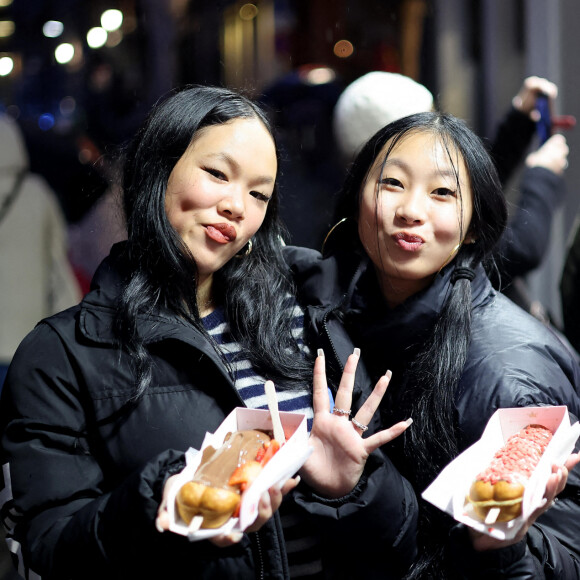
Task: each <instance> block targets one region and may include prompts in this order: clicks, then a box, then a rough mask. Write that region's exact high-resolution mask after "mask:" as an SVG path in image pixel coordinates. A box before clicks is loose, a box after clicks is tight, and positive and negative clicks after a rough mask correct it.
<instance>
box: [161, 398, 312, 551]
mask: <svg viewBox="0 0 580 580" xmlns="http://www.w3.org/2000/svg"><path fill="white" fill-rule="evenodd" d="M280 420H281V421H282V427H283V428H284V433H285V435H286V443H284V445H282V447H281V448H280V449H279V451H278V452H277V453H276V454H275V455H274V456H273V457H272V459H270V461H268V463H267V464H266V465H265V466H264V468H263V469H262V471H261V472H260V474H259V475H258V477H257V478H256V480H255V481H254V482H253V483H252V485H251V486H250V487H249V488H248V489H247V490H246V491H245V492H244V493H243V495H242V501H241V504H240V513H239V517H237V518H230V519H229V520H228V521H227V522H226V523H225V524H224V525H223V526H221V527H220V528H215V529H201V530H198V531H197V532H195V533H188V528H187V525H186V523H185V522H184V521H183V520H182V519H181V518H180V516H179V514H178V513H177V510H176V508H175V498H176V495H177V492H178V491H179V489H181V486H182V485H184V484H185V483H187V482H188V481H191V480H192V479H193V476H194V474H195V471H196V469H197V468H198V466H199V464H200V462H201V456H202V453H201V451H203V450H204V449H205V448H206V447H207V446H208V445H212V446H213V447H214V448H216V449H218V448H219V447H220V446H221V445H222V443H223V441H224V438H225V436H226V435H227V434H228V433H230V432H234V431H241V430H244V429H261V430H264V431H272V430H273V427H272V417H271V415H270V411H268V410H265V409H247V408H245V407H238V408H236V409H234V410H233V411H232V412H231V413H230V414H229V415H228V416H227V417H226V418H225V419H224V421H223V422H222V424H221V425H220V426H219V427H218V429H217V430H216V431H215V432H214V433H206V435H205V438H204V440H203V443H202V445H201V449H200V450H199V451H197V450H195V449H189V450H188V451H187V453H186V456H185V458H186V467H185V468H184V469H183V471H182V472H181V473H180V474H179V475H178V476H177V477H176V479H175V484H174V485H173V486H172V487H171V489H170V490H169V494H168V497H167V511H168V513H169V519H170V524H169V529H170V530H171V531H172V532H175V533H176V534H180V535H182V536H188V538H189V539H190V540H191V541H197V540H205V539H207V538H211V537H213V536H217V535H218V534H224V533H230V532H242V531H244V530H245V529H246V528H248V527H249V526H250V525H252V523H254V521H255V519H256V517H257V516H258V502H259V500H260V496H261V495H262V493H263V492H264V491H266V490H267V489H269V488H270V487H273V486H275V485H283V484H284V482H286V481H287V480H288V479H289V478H291V477H292V476H293V475H294V474H295V473H296V472H297V471H298V470H299V469H300V468H301V467H302V465H304V462H305V461H306V459H308V457H309V456H310V454H311V453H312V447H310V446H309V445H308V430H307V427H306V416H305V415H304V414H301V413H288V412H282V411H281V412H280Z"/></svg>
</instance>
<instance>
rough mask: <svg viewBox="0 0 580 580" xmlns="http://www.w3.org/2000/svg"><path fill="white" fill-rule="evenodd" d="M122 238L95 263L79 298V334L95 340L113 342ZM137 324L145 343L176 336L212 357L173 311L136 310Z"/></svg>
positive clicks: (194, 331)
mask: <svg viewBox="0 0 580 580" xmlns="http://www.w3.org/2000/svg"><path fill="white" fill-rule="evenodd" d="M124 247H125V243H124V242H119V243H117V244H115V245H114V246H113V248H112V249H111V253H110V254H109V256H108V257H107V258H105V259H104V260H103V262H102V263H101V265H100V266H99V267H98V269H97V271H96V273H95V275H94V277H93V280H92V282H91V290H90V292H89V293H88V294H87V295H86V296H85V298H84V299H83V301H82V302H81V307H80V316H79V329H80V332H81V333H82V335H83V336H84V337H85V338H87V339H89V340H91V341H93V342H96V343H100V344H108V345H113V344H114V343H115V335H114V333H113V327H114V318H115V305H116V304H117V301H118V299H119V297H120V295H121V292H122V289H123V285H124V279H125V278H126V277H127V272H128V268H127V263H126V260H125V258H124V254H123V251H124ZM137 325H138V330H139V333H140V335H141V336H142V337H143V339H144V341H145V343H146V344H152V343H155V342H161V341H163V340H168V339H177V340H181V341H183V342H186V343H188V344H191V345H192V346H195V347H196V348H197V349H199V350H201V351H203V352H204V353H206V354H208V355H209V356H211V357H212V358H215V356H216V354H215V351H214V349H213V347H212V346H211V345H210V344H209V343H208V341H207V339H206V338H205V337H204V336H203V335H202V334H201V333H200V332H199V330H198V329H197V328H195V327H194V326H192V325H191V324H190V323H189V322H187V321H185V320H182V319H181V318H179V317H177V316H175V315H174V314H173V313H171V312H169V311H167V310H164V309H161V308H156V309H155V310H153V311H152V312H148V313H143V314H139V315H138V317H137Z"/></svg>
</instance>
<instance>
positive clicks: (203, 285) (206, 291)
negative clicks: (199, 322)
mask: <svg viewBox="0 0 580 580" xmlns="http://www.w3.org/2000/svg"><path fill="white" fill-rule="evenodd" d="M212 290H213V278H212V277H211V276H209V277H207V278H205V279H203V280H200V282H199V284H198V286H197V309H198V310H199V315H200V316H201V318H203V317H204V316H207V315H208V314H211V313H212V312H213V311H214V310H215V306H214V303H213V291H212Z"/></svg>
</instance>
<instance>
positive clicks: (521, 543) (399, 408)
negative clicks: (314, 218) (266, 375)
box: [286, 113, 580, 579]
mask: <svg viewBox="0 0 580 580" xmlns="http://www.w3.org/2000/svg"><path fill="white" fill-rule="evenodd" d="M339 218H340V219H341V221H340V222H339V224H338V225H337V226H336V227H335V229H334V231H332V232H331V233H330V235H329V237H328V238H327V241H326V245H325V251H324V256H321V255H320V254H318V253H316V252H309V251H305V250H303V249H299V248H298V249H296V248H289V249H288V250H287V256H286V258H287V260H288V262H289V263H291V264H292V265H293V270H294V272H295V276H296V280H297V283H298V286H299V288H300V300H301V301H302V303H303V304H304V305H308V306H310V307H309V308H308V309H307V315H308V316H309V318H310V319H312V320H313V324H314V325H315V326H316V327H317V328H318V331H319V332H320V333H321V336H322V337H323V339H324V340H327V341H328V342H330V343H332V342H333V341H334V340H335V338H334V332H333V327H332V324H333V322H334V321H337V323H338V324H340V325H343V324H344V325H345V326H346V328H347V330H348V331H349V333H350V335H351V338H352V339H353V340H354V341H355V342H356V343H357V344H358V345H360V347H361V352H362V357H363V360H364V361H365V362H366V364H367V367H368V369H369V371H370V372H371V376H380V374H381V372H382V369H383V368H384V367H388V368H390V369H391V370H392V372H393V378H392V381H391V386H390V387H389V391H388V393H387V395H386V397H385V398H384V400H383V401H382V403H381V415H382V417H383V420H384V421H385V424H390V422H392V421H394V420H396V419H397V418H399V417H406V416H412V417H413V420H414V425H413V429H411V430H409V431H407V432H406V433H405V435H404V436H403V437H401V438H399V439H398V440H397V441H395V442H393V444H392V445H391V446H390V447H389V456H390V457H391V458H392V459H393V461H394V463H395V465H396V466H397V467H398V468H399V469H400V470H401V472H402V474H403V475H405V476H406V477H407V478H408V479H409V480H410V481H411V482H412V483H413V484H414V486H415V490H416V492H417V493H418V494H419V493H421V492H422V491H423V490H424V489H425V488H426V487H427V486H428V485H429V484H430V483H431V481H432V480H433V479H435V477H436V476H437V475H438V474H439V472H440V471H441V470H442V469H443V468H444V467H445V465H446V464H447V463H449V462H450V461H451V460H452V459H454V458H455V457H456V456H457V455H458V453H459V452H461V451H462V450H464V449H465V448H466V447H468V446H469V445H471V444H472V443H474V442H475V441H476V440H477V439H479V437H480V436H481V434H482V432H483V429H484V427H485V425H486V423H487V421H488V420H489V418H490V417H491V415H492V414H493V413H494V412H495V411H496V410H497V409H498V408H501V407H521V406H535V405H567V406H568V409H569V411H570V413H571V415H572V416H573V417H578V416H580V399H579V386H580V372H579V369H578V366H577V364H576V362H575V359H574V356H573V355H572V354H571V353H570V352H569V351H568V350H567V349H566V347H565V346H564V345H563V344H562V343H561V342H560V341H559V339H558V338H557V337H556V336H554V335H553V334H552V333H551V332H550V331H549V330H548V329H547V328H545V327H544V326H543V325H542V324H540V323H539V322H538V321H537V320H535V319H533V318H532V317H531V316H530V315H528V314H527V313H525V312H524V311H523V310H521V309H520V308H519V307H517V306H515V305H514V304H513V303H511V302H510V301H509V300H507V299H506V298H505V297H503V296H502V295H501V294H499V293H497V292H495V291H494V290H493V288H492V287H491V285H490V282H489V280H488V278H487V276H486V273H485V269H484V267H483V265H484V263H485V262H486V261H487V260H489V259H490V256H491V255H492V250H493V249H494V246H495V244H496V243H497V241H498V239H499V238H500V236H501V234H502V232H503V230H504V228H505V224H506V219H507V211H506V203H505V200H504V196H503V193H502V190H501V186H500V184H499V181H498V178H497V172H496V170H495V167H494V165H493V162H492V161H491V159H490V157H489V155H488V153H487V151H486V148H485V146H484V145H483V143H482V142H481V140H480V139H479V138H478V137H477V136H476V135H475V134H474V133H473V132H472V131H471V130H470V129H469V128H468V127H467V125H466V124H465V123H463V122H462V121H460V120H458V119H456V118H454V117H452V116H449V115H446V114H441V113H420V114H416V115H411V116H409V117H405V118H403V119H400V120H398V121H395V122H393V123H391V124H389V125H387V126H386V127H385V128H383V129H381V130H380V131H378V132H377V133H376V134H375V135H374V136H373V137H372V138H371V139H370V140H369V141H368V142H367V144H366V145H365V146H364V148H363V149H362V150H361V152H360V154H359V155H358V157H357V158H356V160H355V161H354V163H353V165H352V167H351V168H350V172H349V175H348V177H347V180H346V183H345V186H344V188H343V192H342V199H341V203H340V207H339ZM578 459H579V457H578V456H577V455H573V456H572V457H571V458H570V459H569V461H568V463H567V467H568V468H571V467H573V466H574V465H575V464H576V463H577V461H578ZM566 482H567V483H568V485H567V486H566V489H564V484H565V483H566ZM579 485H580V480H579V478H578V474H577V473H576V472H575V471H574V472H571V473H570V475H569V477H568V471H567V468H566V467H565V466H562V467H560V468H555V472H554V474H553V475H552V476H551V478H550V481H549V485H548V487H547V490H546V498H547V500H548V502H550V501H551V500H552V499H553V497H554V496H555V494H557V493H560V492H562V490H563V489H564V491H563V492H562V493H561V494H560V501H558V502H557V503H556V505H555V506H554V507H552V508H551V509H549V510H548V511H546V507H544V508H542V509H541V510H540V511H538V512H536V513H535V514H534V515H533V517H532V518H531V519H530V520H529V521H528V522H527V525H526V526H524V528H523V529H522V532H521V533H520V534H519V535H518V537H517V538H516V540H517V541H515V542H505V543H498V542H496V541H495V540H493V541H492V540H490V539H489V538H488V537H487V536H482V537H476V536H475V535H473V534H472V535H471V538H470V539H471V542H470V541H469V538H468V535H467V533H466V531H465V530H464V529H463V528H462V527H461V526H454V522H453V521H452V520H451V518H449V517H448V516H446V515H445V514H443V513H442V512H439V511H438V510H436V509H435V508H433V507H432V506H431V507H430V506H429V505H428V504H426V503H423V505H422V506H421V512H422V515H421V521H420V531H419V537H420V551H419V557H418V559H417V561H416V562H415V564H414V566H413V569H412V570H411V572H410V574H409V577H410V578H434V579H440V578H455V577H470V578H483V577H487V578H490V577H494V578H504V577H506V578H543V577H549V578H551V577H558V578H578V574H579V573H580V559H579V558H580V542H579V540H578V538H580V503H579V498H580V487H579ZM544 512H545V513H544ZM540 516H541V517H540ZM536 519H537V522H536ZM534 522H535V524H534ZM532 524H534V525H532ZM465 546H468V547H470V546H472V547H470V548H469V549H467V548H466V547H465ZM459 547H461V549H458V548H459ZM491 548H501V549H494V550H490V549H491ZM474 549H475V550H476V552H474ZM450 554H452V556H450ZM554 570H556V573H554ZM551 574H554V575H553V576H551Z"/></svg>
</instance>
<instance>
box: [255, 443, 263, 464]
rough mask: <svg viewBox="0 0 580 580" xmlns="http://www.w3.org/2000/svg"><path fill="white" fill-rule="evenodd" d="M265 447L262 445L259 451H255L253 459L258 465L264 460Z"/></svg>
mask: <svg viewBox="0 0 580 580" xmlns="http://www.w3.org/2000/svg"><path fill="white" fill-rule="evenodd" d="M265 445H266V444H265V443H264V444H262V447H260V449H258V451H256V457H255V459H256V461H257V462H258V463H261V462H262V459H263V458H264V454H265V453H266V446H265Z"/></svg>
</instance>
